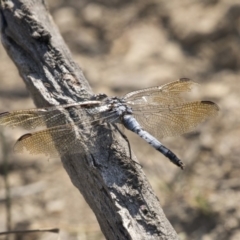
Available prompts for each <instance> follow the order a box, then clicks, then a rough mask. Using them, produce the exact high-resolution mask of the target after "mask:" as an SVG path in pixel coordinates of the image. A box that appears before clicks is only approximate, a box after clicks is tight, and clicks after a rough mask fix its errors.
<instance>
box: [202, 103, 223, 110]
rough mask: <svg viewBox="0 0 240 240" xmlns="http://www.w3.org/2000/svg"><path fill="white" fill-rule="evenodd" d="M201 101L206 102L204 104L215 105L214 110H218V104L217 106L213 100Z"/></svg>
mask: <svg viewBox="0 0 240 240" xmlns="http://www.w3.org/2000/svg"><path fill="white" fill-rule="evenodd" d="M201 103H203V104H206V105H212V106H215V110H216V111H219V110H220V108H219V106H218V105H217V104H216V103H214V102H211V101H201Z"/></svg>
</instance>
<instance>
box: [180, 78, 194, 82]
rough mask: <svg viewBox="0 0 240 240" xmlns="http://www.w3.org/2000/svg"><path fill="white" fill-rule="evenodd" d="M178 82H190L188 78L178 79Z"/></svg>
mask: <svg viewBox="0 0 240 240" xmlns="http://www.w3.org/2000/svg"><path fill="white" fill-rule="evenodd" d="M179 81H180V82H189V81H191V79H189V78H180V79H179Z"/></svg>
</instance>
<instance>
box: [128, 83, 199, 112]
mask: <svg viewBox="0 0 240 240" xmlns="http://www.w3.org/2000/svg"><path fill="white" fill-rule="evenodd" d="M197 85H198V84H197V83H195V82H193V81H191V80H190V79H188V78H181V79H179V80H178V81H175V82H171V83H168V84H165V85H162V86H158V87H152V88H145V89H142V90H138V91H134V92H130V93H128V94H126V95H125V96H124V99H125V100H126V101H127V102H128V103H129V104H132V105H140V107H141V105H142V104H144V105H146V104H159V103H160V104H161V103H163V104H165V105H169V104H174V103H179V102H184V99H183V98H182V97H181V93H184V92H190V91H191V90H192V89H193V87H194V86H197Z"/></svg>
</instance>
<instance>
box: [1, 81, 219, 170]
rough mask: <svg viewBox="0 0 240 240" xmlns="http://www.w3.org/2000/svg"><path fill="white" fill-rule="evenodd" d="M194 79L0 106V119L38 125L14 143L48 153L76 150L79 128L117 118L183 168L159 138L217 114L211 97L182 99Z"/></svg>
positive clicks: (79, 144)
mask: <svg viewBox="0 0 240 240" xmlns="http://www.w3.org/2000/svg"><path fill="white" fill-rule="evenodd" d="M195 85H198V84H197V83H195V82H194V81H192V80H190V79H188V78H181V79H179V80H177V81H174V82H170V83H167V84H165V85H161V86H157V87H150V88H145V89H142V90H137V91H133V92H130V93H128V94H126V95H125V96H123V97H108V96H107V95H105V94H99V95H94V96H93V98H92V99H90V100H87V101H82V102H74V103H68V104H63V105H55V106H50V107H45V108H33V109H27V110H17V111H12V112H4V113H1V114H0V125H6V126H9V127H12V128H14V127H22V128H25V129H27V130H32V129H36V128H37V127H44V128H45V129H41V130H37V131H35V132H31V133H27V134H24V135H23V136H21V137H20V138H19V139H18V140H17V142H16V144H15V146H14V149H15V150H16V151H18V152H23V151H24V150H27V151H28V152H29V153H30V154H42V153H43V154H45V155H46V156H48V157H53V156H56V155H57V156H62V155H64V154H66V153H77V152H79V151H81V149H82V142H83V137H82V136H83V135H84V128H87V129H91V128H95V127H96V126H97V125H101V124H105V123H107V124H109V125H117V124H121V125H123V126H124V127H125V128H126V129H128V130H130V131H132V132H134V133H136V134H137V135H138V136H139V137H141V138H142V139H144V140H145V141H146V142H147V143H149V144H150V145H151V146H152V147H153V148H155V149H156V150H157V151H159V152H160V153H162V154H163V155H164V156H165V157H167V158H168V159H169V160H170V161H171V162H172V163H174V164H175V165H177V166H178V167H180V168H182V169H183V168H184V164H183V162H182V161H181V160H180V159H179V158H178V157H177V156H176V155H175V154H174V153H173V152H172V151H171V150H170V149H168V148H167V147H165V146H164V145H163V144H162V143H161V142H160V141H159V139H162V138H164V137H168V136H177V135H180V134H183V133H186V132H190V131H192V130H194V129H195V128H196V127H197V126H198V125H199V124H200V123H202V122H203V121H205V120H206V119H207V118H210V117H213V116H216V115H217V113H218V111H219V107H218V106H217V104H215V103H214V102H211V101H201V100H200V101H191V102H190V101H187V100H185V99H184V95H186V93H188V92H190V91H192V89H193V87H194V86H195ZM66 114H68V115H70V116H71V119H72V122H68V121H66ZM76 129H77V131H78V133H79V135H78V136H77V137H76V134H75V133H76ZM95 137H98V136H95ZM129 146H130V145H129ZM130 152H131V151H130Z"/></svg>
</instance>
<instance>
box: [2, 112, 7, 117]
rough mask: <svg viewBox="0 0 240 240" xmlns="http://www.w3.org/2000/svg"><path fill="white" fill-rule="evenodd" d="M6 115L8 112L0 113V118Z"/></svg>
mask: <svg viewBox="0 0 240 240" xmlns="http://www.w3.org/2000/svg"><path fill="white" fill-rule="evenodd" d="M7 114H9V112H2V113H0V117H3V116H4V115H7Z"/></svg>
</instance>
